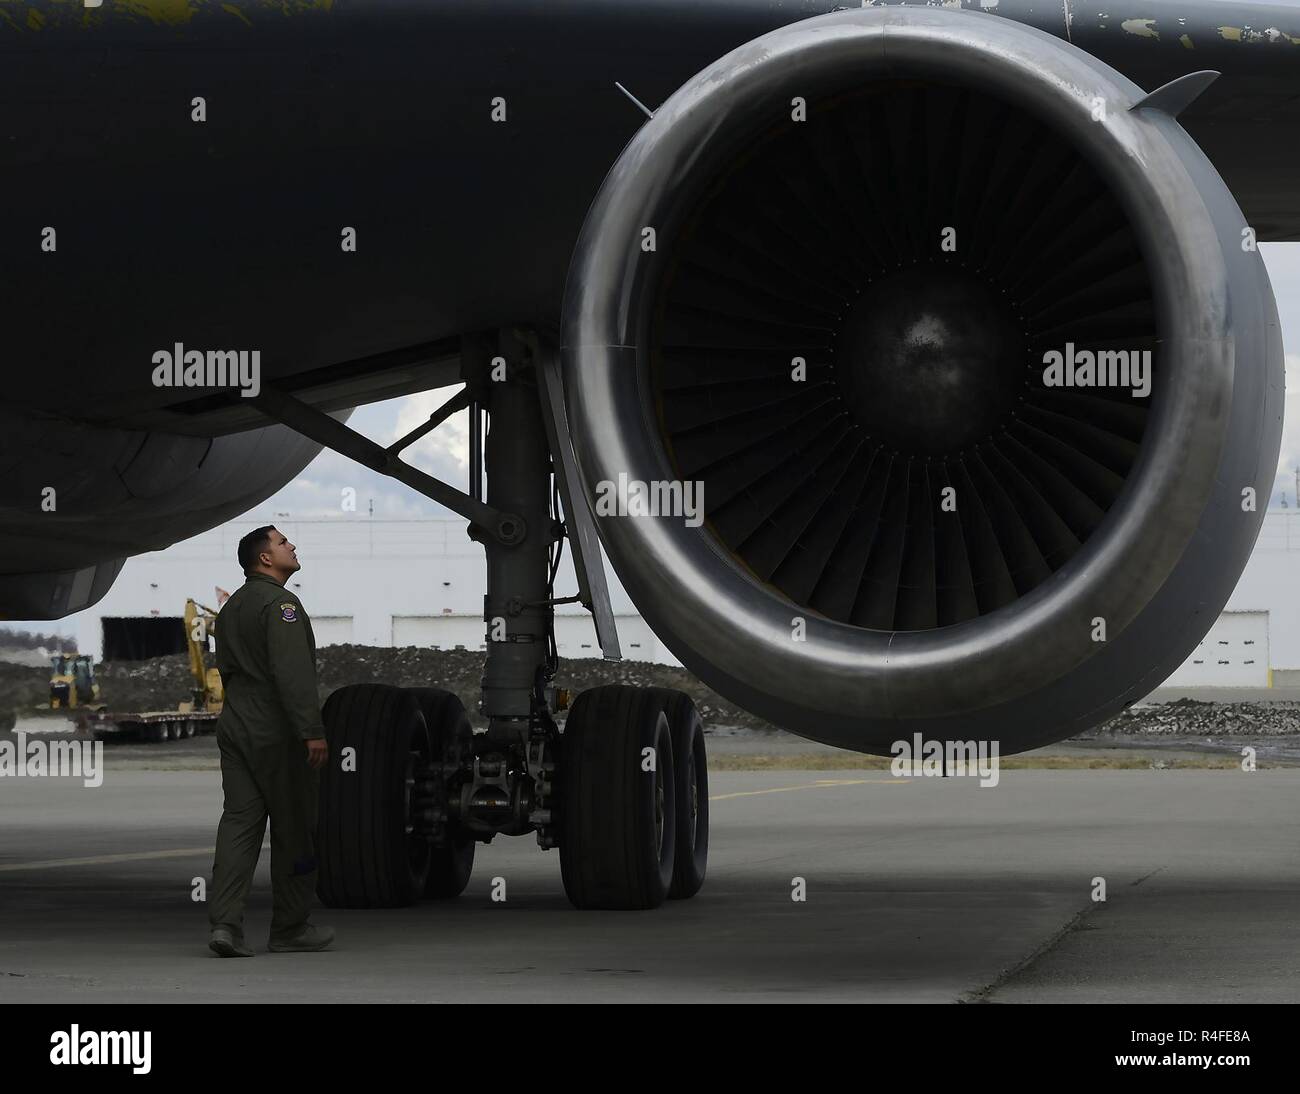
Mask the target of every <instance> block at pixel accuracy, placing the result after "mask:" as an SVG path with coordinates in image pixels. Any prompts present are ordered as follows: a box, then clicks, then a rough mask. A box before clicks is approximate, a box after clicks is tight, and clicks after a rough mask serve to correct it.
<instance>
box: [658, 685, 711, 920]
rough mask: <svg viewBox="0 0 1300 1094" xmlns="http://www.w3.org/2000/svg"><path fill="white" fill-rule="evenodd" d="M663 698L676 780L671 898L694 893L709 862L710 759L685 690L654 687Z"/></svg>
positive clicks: (691, 895) (697, 716)
mask: <svg viewBox="0 0 1300 1094" xmlns="http://www.w3.org/2000/svg"><path fill="white" fill-rule="evenodd" d="M654 690H655V691H656V692H658V694H659V695H660V696H661V697H662V699H663V704H664V713H665V714H666V715H667V716H668V728H669V729H670V730H671V731H672V735H673V765H674V774H675V781H676V783H677V851H676V855H675V857H674V862H673V883H672V886H671V887H670V888H669V890H668V896H669V899H671V900H685V899H686V898H688V897H693V896H694V895H695V894H696V893H698V892H699V891H700V887H701V886H702V885H703V884H704V874H705V872H706V871H707V869H708V864H709V761H708V756H707V754H706V753H705V749H704V723H703V722H702V721H701V720H700V713H699V711H698V710H696V709H695V700H693V699H692V698H691V697H690V696H689V695H687V694H686V693H685V692H684V691H673V690H671V689H669V688H655V689H654Z"/></svg>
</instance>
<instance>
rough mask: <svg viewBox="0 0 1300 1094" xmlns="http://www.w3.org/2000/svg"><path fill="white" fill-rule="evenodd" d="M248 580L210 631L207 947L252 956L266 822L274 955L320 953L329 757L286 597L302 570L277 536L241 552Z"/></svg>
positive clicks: (260, 535) (292, 604)
mask: <svg viewBox="0 0 1300 1094" xmlns="http://www.w3.org/2000/svg"><path fill="white" fill-rule="evenodd" d="M239 564H240V566H241V567H243V570H244V576H245V577H246V579H247V580H246V581H245V582H244V584H243V585H242V586H241V587H240V588H239V589H238V590H236V591H235V593H234V595H232V596H231V597H230V599H229V600H227V601H226V603H225V605H224V606H223V607H222V608H221V614H220V616H219V617H218V620H217V627H216V641H217V669H218V671H220V673H221V681H222V685H223V686H224V688H225V705H224V707H223V708H222V711H221V717H220V718H219V719H218V720H217V747H218V749H219V750H220V753H221V786H222V790H223V792H224V794H225V803H224V811H223V812H222V814H221V823H220V825H219V826H218V828H217V852H216V858H215V860H214V862H213V864H212V889H211V893H210V894H209V895H210V900H209V905H208V918H209V921H210V922H211V925H212V934H211V937H210V939H209V942H208V947H209V949H211V950H212V951H213V952H214V953H217V954H219V955H221V956H222V957H252V956H253V951H252V950H250V949H249V948H248V947H247V946H246V945H245V944H244V901H245V900H246V899H247V897H248V890H249V888H250V887H251V885H252V883H253V872H254V870H256V868H257V859H258V855H259V854H260V852H261V850H262V839H263V836H264V835H265V833H266V821H267V817H268V816H269V817H270V819H271V903H272V912H271V935H270V940H269V942H268V946H267V948H268V949H270V950H272V951H275V952H285V951H294V952H301V951H314V950H323V949H325V948H326V947H327V946H329V944H330V943H331V942H332V941H333V940H334V932H333V931H332V930H330V929H329V928H328V927H316V926H314V925H312V924H310V923H308V922H307V917H308V913H309V910H310V906H311V898H312V891H313V889H315V887H316V847H315V843H316V839H315V833H316V805H317V797H318V792H319V786H320V768H321V767H322V766H323V765H324V763H325V761H326V759H327V758H328V755H329V746H328V745H327V744H326V743H325V727H324V725H323V724H322V723H321V716H320V701H319V697H318V695H317V691H316V641H315V638H314V637H313V635H312V631H311V621H310V620H309V619H308V618H307V613H306V612H305V611H304V610H303V606H302V603H301V602H300V601H299V600H298V598H297V596H295V595H294V594H293V593H291V592H290V591H289V590H288V589H286V588H285V587H284V583H285V582H286V581H287V580H288V579H289V577H290V575H291V574H294V573H297V572H298V570H299V569H301V565H300V564H299V562H298V554H297V550H296V548H295V547H294V545H293V544H292V543H290V542H289V541H288V540H287V539H286V538H285V537H284V536H283V535H282V534H281V533H280V532H279V531H277V530H276V529H275V528H274V527H273V526H271V525H267V526H266V527H264V528H258V529H256V530H254V531H252V532H249V533H248V535H246V536H245V537H244V538H243V539H241V540H240V541H239Z"/></svg>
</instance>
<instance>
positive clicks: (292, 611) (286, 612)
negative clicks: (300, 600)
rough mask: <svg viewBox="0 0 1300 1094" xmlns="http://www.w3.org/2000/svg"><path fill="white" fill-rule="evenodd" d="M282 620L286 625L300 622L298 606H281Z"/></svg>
mask: <svg viewBox="0 0 1300 1094" xmlns="http://www.w3.org/2000/svg"><path fill="white" fill-rule="evenodd" d="M280 618H281V619H283V620H284V621H285V622H286V623H296V622H297V621H298V605H296V604H281V605H280Z"/></svg>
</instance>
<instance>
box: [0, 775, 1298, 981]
mask: <svg viewBox="0 0 1300 1094" xmlns="http://www.w3.org/2000/svg"><path fill="white" fill-rule="evenodd" d="M712 783H713V784H712V787H711V796H712V797H713V802H712V812H713V824H712V849H711V855H710V863H709V876H708V880H707V881H706V883H705V886H704V889H703V890H702V891H701V893H700V894H699V895H698V896H697V897H695V898H694V899H692V900H688V901H672V902H669V903H667V904H666V905H664V906H663V907H662V908H660V909H658V910H656V911H650V912H578V911H575V910H574V909H573V908H572V907H571V906H570V905H569V904H568V902H567V900H566V899H565V897H564V891H563V888H562V886H561V883H560V874H559V861H558V852H555V851H550V852H543V851H541V850H539V849H538V848H537V846H536V844H535V842H534V840H533V839H532V838H531V837H525V838H517V839H510V838H507V837H499V838H498V839H497V840H496V841H495V842H494V843H493V844H492V845H490V846H487V847H484V846H481V845H480V848H479V855H478V861H477V863H476V866H475V872H474V878H473V880H472V881H471V883H470V886H469V889H468V890H467V892H466V893H465V894H464V895H463V896H462V897H461V898H460V899H458V900H455V901H450V902H441V903H435V902H425V903H423V904H420V905H418V906H416V907H412V908H405V909H398V910H382V911H335V910H328V909H321V910H320V911H319V912H318V913H317V914H316V920H317V921H318V922H322V923H327V924H330V925H332V926H334V927H335V928H336V930H337V931H338V941H337V945H336V948H335V950H333V951H332V952H328V953H323V954H269V953H266V952H265V951H264V949H263V946H264V943H265V936H266V928H267V924H268V922H269V917H270V913H269V889H268V885H269V881H268V874H267V858H268V855H269V852H267V851H264V852H263V859H262V864H261V866H260V867H259V874H258V879H257V882H256V884H255V887H254V892H253V896H252V900H251V903H250V907H249V912H248V923H247V934H248V938H249V940H250V942H251V943H252V944H253V945H254V946H255V948H256V949H258V951H259V952H258V956H256V957H255V958H252V959H246V960H221V959H218V958H215V957H213V956H212V955H211V954H209V953H208V951H207V949H206V941H207V921H206V915H205V906H204V905H203V904H202V903H196V902H195V901H194V900H193V899H192V892H193V885H194V882H195V879H197V878H202V877H206V876H207V875H208V874H209V872H210V869H211V847H212V841H213V835H214V832H215V826H216V821H217V817H218V815H219V811H220V787H219V779H218V777H217V775H216V774H215V773H214V772H206V771H204V772H193V771H156V770H119V769H112V768H110V770H109V772H108V776H107V777H106V779H105V781H104V784H103V786H101V787H99V788H98V789H91V788H86V787H83V786H82V785H81V782H80V781H79V780H74V779H67V778H60V779H56V778H35V777H23V778H3V779H0V1001H3V1002H19V1003H34V1002H49V1001H72V1000H78V1001H86V1002H136V1001H152V1002H194V1001H208V1000H211V1001H220V1002H253V1001H265V1002H270V1001H275V1002H334V1001H353V1000H355V1001H412V1002H415V1001H433V1000H438V1001H447V1002H488V1001H513V1002H534V1003H538V1002H563V1001H570V1000H574V1001H577V1000H581V1001H587V1002H590V1001H597V1002H620V1001H647V1000H649V1001H710V1000H712V1001H722V1000H728V1001H772V1000H781V1001H828V1000H829V1001H874V1002H892V1003H897V1002H912V1001H935V1002H993V1003H999V1002H1068V1001H1089V1002H1113V1001H1136V1002H1238V1001H1240V1002H1262V1001H1275V1002H1283V1001H1285V1002H1300V770H1296V769H1289V770H1287V769H1277V770H1265V771H1257V772H1253V773H1249V774H1248V773H1244V772H1240V771H1191V770H1169V771H1110V770H1102V771H1004V772H1002V776H1001V782H1000V784H999V785H998V786H997V787H989V788H981V787H980V786H979V785H978V782H977V780H976V779H972V778H951V779H938V778H906V779H896V778H891V777H890V776H889V775H888V774H887V773H885V772H880V771H860V772H855V771H834V772H825V771H820V772H812V771H763V772H718V773H715V774H714V777H713V780H712ZM494 878H501V879H504V886H505V898H506V899H505V900H504V901H494V900H493V899H492V891H493V888H494V882H493V879H494ZM796 878H802V879H803V882H804V886H805V888H806V899H805V900H803V901H796V900H792V898H791V897H792V893H793V892H794V891H795V887H796V886H797V884H798V883H797V882H796V881H795V880H794V879H796ZM1098 878H1104V879H1105V887H1106V893H1105V895H1106V900H1105V902H1104V903H1102V902H1096V901H1094V900H1093V899H1092V896H1093V893H1094V891H1095V889H1096V887H1097V882H1096V881H1095V879H1098ZM496 887H497V888H498V889H499V887H500V883H497V886H496Z"/></svg>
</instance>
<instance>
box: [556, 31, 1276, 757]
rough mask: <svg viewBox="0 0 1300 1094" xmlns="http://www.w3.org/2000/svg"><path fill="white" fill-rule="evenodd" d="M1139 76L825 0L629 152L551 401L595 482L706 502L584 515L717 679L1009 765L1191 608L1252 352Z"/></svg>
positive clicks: (1266, 310)
mask: <svg viewBox="0 0 1300 1094" xmlns="http://www.w3.org/2000/svg"><path fill="white" fill-rule="evenodd" d="M1210 93H1211V94H1212V93H1213V92H1212V91H1211V92H1210ZM1183 97H1185V95H1184V96H1183ZM1145 98H1146V96H1145V93H1144V92H1143V90H1142V89H1140V88H1139V87H1137V86H1136V85H1135V84H1134V83H1132V82H1131V81H1129V80H1128V79H1126V78H1125V77H1124V76H1121V75H1120V74H1119V73H1118V72H1116V71H1115V70H1114V69H1112V68H1110V67H1109V66H1107V65H1105V64H1102V63H1101V62H1099V61H1098V60H1096V59H1095V58H1093V57H1091V56H1090V55H1088V54H1086V53H1084V52H1082V51H1081V50H1079V49H1077V48H1075V47H1073V46H1071V45H1069V44H1068V43H1066V42H1062V41H1060V40H1059V39H1056V38H1053V37H1051V36H1049V35H1047V34H1044V33H1041V32H1039V31H1036V30H1034V29H1032V28H1030V27H1026V26H1024V25H1021V24H1017V23H1013V22H1010V21H1006V20H1002V19H999V18H997V17H995V16H991V15H983V14H980V13H974V12H963V11H951V10H946V9H929V8H893V9H887V10H882V9H868V10H860V11H858V10H854V11H846V12H839V13H835V14H832V15H828V16H824V17H820V18H815V19H810V20H807V21H803V22H799V23H796V24H793V25H791V26H787V27H783V28H781V29H779V30H777V31H774V32H772V33H771V34H767V35H765V36H763V37H761V38H758V39H756V40H754V41H753V42H750V43H748V44H747V45H745V46H743V47H741V48H739V49H737V50H735V51H734V52H732V53H730V54H728V55H727V56H725V57H723V58H721V59H720V60H719V61H717V62H716V63H715V64H713V65H711V66H710V67H709V68H707V69H705V70H704V71H702V72H701V73H699V74H698V75H697V76H696V77H694V78H693V79H692V80H690V81H689V82H688V83H687V84H685V85H684V86H683V87H682V88H681V89H680V90H679V91H678V92H677V93H676V94H674V95H673V96H672V98H671V99H669V100H668V101H667V102H666V103H665V104H664V105H663V106H662V107H661V108H660V109H659V110H658V111H657V112H656V113H655V114H654V116H653V118H651V119H650V120H649V121H648V122H647V123H646V124H645V125H644V127H643V128H642V129H641V130H640V132H638V134H637V135H636V136H635V138H634V139H633V140H632V141H631V142H630V143H629V144H628V146H627V148H626V149H625V150H624V152H623V154H622V156H621V157H620V159H619V160H618V162H617V163H616V164H615V166H614V168H613V169H612V170H611V171H610V173H609V175H608V176H607V178H606V180H605V183H604V185H603V187H602V189H601V191H600V193H599V195H598V197H597V199H596V201H595V202H594V204H593V206H592V208H591V210H590V212H589V214H588V216H587V220H586V223H585V226H584V228H583V231H582V234H581V237H580V240H579V243H578V246H577V249H576V252H575V255H574V259H573V264H572V266H571V269H570V273H569V279H568V284H567V289H566V296H565V310H564V326H563V343H564V349H563V353H564V371H565V386H566V397H567V400H568V409H569V416H570V423H571V427H572V431H573V437H574V444H575V447H576V451H577V456H578V462H579V464H580V468H581V473H582V477H583V479H584V484H585V487H586V491H587V493H588V496H589V497H590V498H593V499H594V498H596V497H598V496H599V494H600V492H601V491H602V490H607V489H608V484H610V483H617V482H619V481H620V476H624V477H625V478H624V480H623V481H631V482H638V483H645V484H651V485H650V486H649V487H648V489H651V490H653V485H652V484H655V483H672V482H680V483H693V484H698V488H699V489H700V490H702V515H703V518H704V519H703V522H702V523H701V522H700V521H699V520H698V519H692V515H691V514H680V513H679V514H677V515H667V516H665V515H659V516H647V515H631V514H632V513H635V512H641V511H642V510H637V509H635V508H634V507H632V508H630V507H624V508H620V509H610V508H609V507H608V506H603V507H602V510H601V511H598V512H597V523H598V526H599V529H600V533H601V536H602V539H603V541H604V543H605V546H606V548H607V551H608V553H609V556H610V559H611V561H612V563H613V565H614V567H615V569H616V570H617V572H618V574H619V577H620V578H621V580H622V582H623V584H624V585H625V587H626V588H627V589H628V591H629V593H630V594H631V595H632V597H633V598H634V600H635V601H636V603H637V604H638V606H639V607H640V608H641V610H642V611H643V613H644V614H645V616H646V618H647V619H648V620H649V622H650V623H651V625H652V626H653V627H654V629H655V630H656V632H657V633H658V634H659V636H660V637H661V638H662V639H663V640H664V641H665V643H666V644H667V645H668V646H669V647H670V648H671V649H672V650H673V652H674V653H675V654H676V655H677V656H678V657H680V658H681V660H682V661H683V663H684V664H686V665H687V666H688V667H689V668H690V669H691V670H693V671H694V672H695V673H697V674H698V675H699V676H700V677H701V678H702V679H703V680H705V681H706V682H707V683H709V684H710V685H711V686H712V687H714V688H716V689H717V690H718V691H719V692H721V693H722V694H724V695H726V696H728V697H729V698H731V699H733V700H734V701H736V702H739V703H741V704H743V705H744V706H745V707H747V708H749V709H750V710H752V711H754V712H756V713H758V714H760V715H762V716H765V717H767V718H769V719H771V720H772V721H774V722H776V723H778V724H780V725H784V726H787V727H789V728H790V729H792V730H794V731H796V732H798V733H800V734H802V735H803V736H806V737H810V738H813V739H816V740H821V741H825V742H828V743H832V744H837V745H842V746H845V747H849V748H854V749H858V750H861V751H865V752H876V753H885V752H888V751H889V748H890V745H891V743H892V742H893V741H895V740H899V739H910V738H911V736H912V734H913V733H916V732H920V733H923V734H925V735H926V736H927V737H929V738H931V739H937V740H968V739H972V738H990V739H996V740H999V741H1000V745H1001V749H1002V751H1003V752H1015V751H1019V750H1023V749H1026V748H1030V747H1034V746H1037V745H1040V744H1043V743H1047V742H1050V741H1053V740H1059V739H1062V738H1064V737H1067V736H1069V735H1071V734H1074V733H1076V732H1079V731H1080V730H1083V729H1085V728H1087V727H1089V726H1091V725H1094V724H1096V723H1097V722H1099V721H1101V720H1103V719H1105V718H1106V717H1108V716H1110V715H1112V714H1114V713H1115V712H1117V711H1118V710H1120V709H1121V708H1123V707H1124V706H1125V705H1127V704H1130V703H1132V702H1133V701H1135V700H1137V699H1139V698H1141V697H1142V696H1143V695H1145V694H1147V693H1148V692H1149V691H1150V690H1151V689H1152V688H1154V687H1156V686H1157V685H1158V684H1159V683H1160V682H1161V681H1162V680H1164V679H1165V677H1166V676H1167V675H1168V674H1169V673H1170V672H1171V671H1173V669H1174V668H1176V667H1177V666H1178V664H1179V663H1181V661H1182V660H1183V659H1184V658H1185V657H1186V656H1187V655H1188V654H1189V653H1190V651H1191V650H1192V649H1193V648H1194V647H1195V646H1196V644H1197V642H1198V641H1199V640H1200V638H1201V637H1202V636H1203V635H1204V634H1205V632H1206V631H1207V630H1208V628H1209V627H1210V625H1211V624H1212V623H1213V621H1214V620H1215V618H1216V617H1217V615H1218V614H1219V612H1220V610H1221V609H1222V607H1223V605H1224V603H1225V602H1226V600H1227V598H1228V595H1229V594H1230V592H1231V591H1232V588H1233V586H1234V585H1235V583H1236V581H1237V578H1238V576H1239V575H1240V573H1241V570H1242V568H1243V566H1244V565H1245V562H1246V559H1247V557H1248V555H1249V553H1250V551H1251V548H1252V546H1253V544H1254V542H1255V538H1256V535H1257V533H1258V530H1259V525H1260V521H1261V520H1262V511H1263V509H1264V508H1265V506H1266V502H1267V498H1268V494H1269V491H1270V489H1271V484H1272V480H1273V475H1274V471H1275V468H1276V462H1277V453H1278V445H1279V439H1280V430H1281V408H1282V390H1283V367H1282V347H1281V338H1280V333H1279V329H1278V320H1277V311H1276V307H1275V305H1274V302H1273V297H1272V292H1271V289H1270V286H1269V283H1268V278H1267V274H1266V272H1265V270H1264V266H1263V263H1262V261H1261V259H1260V256H1259V254H1258V253H1257V252H1256V251H1255V249H1254V247H1253V245H1252V243H1251V238H1250V233H1249V231H1248V230H1247V225H1246V224H1245V223H1244V221H1243V218H1242V214H1241V211H1240V209H1239V208H1238V206H1237V204H1236V202H1235V201H1234V199H1233V197H1232V195H1231V193H1230V192H1229V191H1228V189H1227V188H1226V186H1225V185H1224V183H1223V181H1222V180H1221V179H1220V177H1219V175H1218V174H1217V173H1216V171H1215V170H1214V168H1213V166H1212V165H1211V164H1210V162H1209V161H1208V159H1207V158H1206V157H1205V156H1204V154H1203V153H1202V152H1201V151H1200V150H1199V149H1198V148H1197V147H1196V146H1195V144H1194V143H1193V142H1192V140H1191V139H1190V138H1189V137H1188V135H1187V134H1186V133H1185V131H1184V130H1183V129H1182V128H1181V126H1179V124H1178V123H1177V121H1176V120H1175V115H1176V113H1177V109H1178V108H1179V106H1180V103H1179V98H1180V93H1179V89H1177V88H1171V89H1168V91H1167V92H1166V93H1165V94H1162V95H1159V96H1154V97H1153V98H1152V99H1151V100H1150V101H1144V100H1145ZM1144 388H1145V391H1144V390H1143V389H1144ZM663 496H664V497H669V496H672V495H669V494H668V493H664V495H663ZM676 496H681V497H687V496H690V491H687V490H680V491H678V493H677V495H676Z"/></svg>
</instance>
